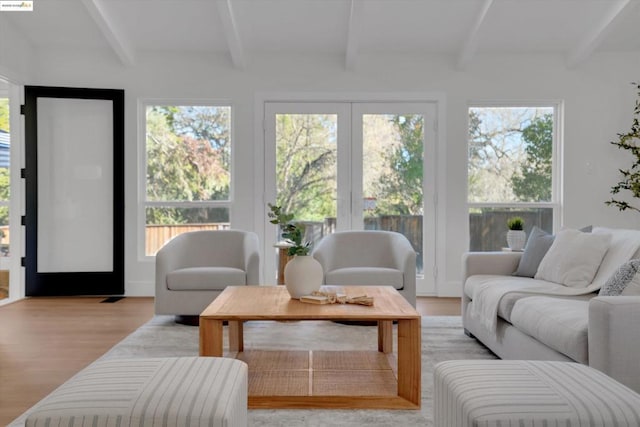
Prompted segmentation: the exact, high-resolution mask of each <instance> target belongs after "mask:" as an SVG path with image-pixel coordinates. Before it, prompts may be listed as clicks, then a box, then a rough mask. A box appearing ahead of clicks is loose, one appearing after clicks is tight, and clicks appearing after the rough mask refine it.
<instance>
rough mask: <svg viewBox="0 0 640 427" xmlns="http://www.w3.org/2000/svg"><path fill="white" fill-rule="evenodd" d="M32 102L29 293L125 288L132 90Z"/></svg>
mask: <svg viewBox="0 0 640 427" xmlns="http://www.w3.org/2000/svg"><path fill="white" fill-rule="evenodd" d="M25 101H26V102H25V130H26V132H25V137H26V164H25V166H26V168H25V172H24V176H25V179H26V193H27V195H26V212H25V213H26V215H25V225H26V257H25V267H26V295H28V296H36V295H117V294H122V293H124V198H123V197H124V176H123V174H124V156H123V152H124V151H123V149H124V145H123V142H124V126H123V125H124V91H121V90H106V89H77V88H51V87H34V86H27V87H25Z"/></svg>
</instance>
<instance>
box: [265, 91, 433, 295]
mask: <svg viewBox="0 0 640 427" xmlns="http://www.w3.org/2000/svg"><path fill="white" fill-rule="evenodd" d="M435 107H436V106H435V103H424V102H337V103H331V102H326V103H322V102H321V103H306V102H299V103H266V104H265V140H266V141H267V147H266V150H265V159H266V162H265V171H266V175H265V194H266V195H267V201H270V200H274V199H275V198H276V197H277V198H278V200H279V201H280V200H282V201H284V200H285V198H283V197H281V196H282V195H283V192H282V190H283V188H282V187H283V185H282V182H284V181H285V180H288V179H289V180H290V179H291V176H290V173H289V170H288V168H290V163H291V162H296V161H298V160H296V159H297V158H296V157H295V156H293V155H290V154H289V155H284V154H285V153H284V152H279V151H278V150H281V149H282V147H283V146H287V147H289V146H292V145H294V144H300V146H301V147H302V145H303V144H301V142H300V140H301V139H305V138H306V139H307V140H308V139H315V140H317V141H324V142H323V143H324V144H326V146H327V147H329V146H331V147H332V148H331V150H332V151H331V155H332V156H337V159H336V162H334V163H331V164H330V165H331V166H330V167H331V171H337V177H336V179H334V180H333V181H331V183H332V186H331V187H330V190H329V187H327V190H326V194H327V195H330V198H333V197H336V202H335V204H334V205H333V206H332V208H333V209H335V210H336V214H334V215H335V217H334V215H333V214H331V215H329V216H327V214H326V213H325V214H324V215H321V216H320V217H317V218H315V217H314V218H311V217H309V218H307V217H306V216H305V215H306V214H305V213H303V212H299V211H297V210H296V209H295V208H294V209H286V208H285V210H286V211H287V212H290V213H293V214H294V215H295V219H296V220H302V221H304V220H306V221H309V223H311V224H312V225H311V227H313V229H314V230H316V228H318V227H322V230H321V231H320V232H315V231H314V232H313V236H312V237H313V239H311V240H312V241H317V240H318V238H321V236H322V235H324V234H327V233H329V232H333V231H342V230H362V229H369V230H390V231H397V232H400V233H402V234H404V235H405V236H406V237H407V238H408V239H409V241H410V242H411V243H412V245H413V247H414V249H415V250H416V252H417V254H418V259H417V275H418V277H417V282H416V283H417V286H418V292H419V293H422V294H428V293H432V292H434V290H435V212H436V209H435V206H434V203H433V202H434V200H435V188H436V185H435V176H436V174H435V145H436V144H435V130H434V125H435V122H436V108H435ZM294 118H298V119H299V120H306V121H307V123H308V126H307V128H308V129H311V128H314V129H315V130H314V131H313V132H309V131H307V132H306V133H305V132H303V131H302V128H303V126H298V127H294V126H291V125H289V128H288V129H289V130H288V131H287V132H283V131H282V129H284V126H280V127H279V126H278V123H279V122H278V120H279V119H283V120H284V119H287V120H289V122H292V121H293V119H294ZM312 124H315V125H312ZM336 126H337V130H336V131H335V132H334V133H332V132H329V130H332V129H333V128H334V127H336ZM320 135H323V136H322V137H321V136H320ZM335 145H337V147H334V146H335ZM289 148H290V147H289ZM303 151H305V152H306V154H309V155H310V154H311V153H310V152H309V150H303ZM289 152H291V151H289ZM314 159H318V156H317V155H316V156H312V157H310V158H305V159H303V161H299V163H300V165H299V167H300V168H304V167H307V168H318V165H319V164H320V162H314V161H313V160H314ZM336 165H337V167H336ZM325 166H326V165H325ZM323 167H324V166H323ZM318 169H319V170H321V168H318ZM332 173H333V172H332ZM336 184H337V188H335V187H334V186H335V185H336ZM334 188H335V189H334ZM291 189H294V190H295V191H293V190H291ZM306 191H308V190H307V187H305V186H302V185H301V186H299V187H295V186H292V185H289V187H288V189H285V191H284V193H286V194H288V195H289V196H290V197H293V198H296V197H301V193H303V192H306ZM304 196H305V197H307V198H309V194H305V195H304ZM315 201H316V203H319V202H320V201H321V200H320V197H315ZM292 206H293V205H292ZM315 209H316V207H315V206H312V212H317V211H319V210H315ZM266 226H267V230H270V229H269V226H270V225H269V224H266ZM271 227H273V226H271ZM308 229H309V226H308V227H307V230H308ZM274 233H275V229H274ZM270 238H271V236H270V235H269V234H267V238H266V240H267V243H266V245H265V253H269V252H268V251H269V250H272V248H271V246H272V245H273V242H274V241H275V238H273V239H272V240H271V241H269V239H270ZM271 264H273V263H269V262H267V263H265V267H266V268H265V273H266V277H267V278H269V277H273V276H272V274H273V273H272V271H273V269H272V267H271Z"/></svg>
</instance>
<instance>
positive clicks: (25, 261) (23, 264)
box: [20, 257, 27, 267]
mask: <svg viewBox="0 0 640 427" xmlns="http://www.w3.org/2000/svg"><path fill="white" fill-rule="evenodd" d="M20 266H21V267H26V266H27V259H26V258H25V257H22V258H20Z"/></svg>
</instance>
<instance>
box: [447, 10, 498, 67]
mask: <svg viewBox="0 0 640 427" xmlns="http://www.w3.org/2000/svg"><path fill="white" fill-rule="evenodd" d="M492 4H493V0H484V3H482V8H481V9H480V12H479V13H478V15H476V19H475V21H474V22H473V25H472V26H471V29H470V30H469V34H467V39H466V41H465V42H464V45H463V46H462V50H461V51H460V54H459V55H458V61H457V62H456V67H457V68H458V70H464V69H465V68H467V65H469V62H471V59H473V57H474V55H475V54H476V51H477V50H478V33H479V32H480V27H482V24H483V23H484V20H485V18H486V17H487V12H489V9H490V8H491V5H492Z"/></svg>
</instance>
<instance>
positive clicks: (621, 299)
mask: <svg viewBox="0 0 640 427" xmlns="http://www.w3.org/2000/svg"><path fill="white" fill-rule="evenodd" d="M593 232H594V233H605V234H606V233H608V234H610V235H611V236H612V237H611V240H610V242H609V243H608V248H607V249H606V252H605V254H604V256H603V258H602V260H601V261H600V263H599V265H597V266H596V267H595V271H596V273H595V276H594V277H593V279H592V280H591V282H590V283H589V286H587V287H585V288H584V289H585V291H584V292H580V291H579V290H575V289H563V288H568V287H567V286H563V285H559V284H558V283H555V282H551V281H548V280H541V278H540V277H537V274H538V273H539V272H540V270H538V273H536V276H535V277H534V278H531V277H519V276H514V272H515V271H516V270H517V269H518V267H519V264H520V260H521V257H522V256H523V253H522V252H468V253H466V254H465V255H464V256H463V268H464V270H463V281H462V283H463V292H462V320H463V326H464V329H465V332H466V333H467V334H469V335H471V336H473V337H475V338H476V339H478V340H479V341H481V342H482V343H483V344H484V345H486V346H487V347H488V348H489V349H491V350H492V351H493V352H494V353H495V354H496V355H497V356H499V357H501V358H502V359H523V360H558V361H570V362H573V361H576V362H580V363H583V364H586V365H589V366H592V367H594V368H596V369H598V370H600V371H602V372H604V373H606V374H607V375H609V376H611V377H613V378H614V379H616V380H618V381H619V382H621V383H623V384H625V385H627V386H628V387H630V388H632V389H634V390H636V391H640V296H624V293H623V294H622V295H621V296H598V289H600V287H601V286H602V285H603V283H605V284H607V281H608V280H609V278H610V277H611V276H612V275H614V274H616V272H617V271H618V268H619V266H620V265H621V264H624V263H625V261H628V260H629V259H631V258H638V257H640V231H637V230H620V229H618V230H612V229H604V228H599V227H596V228H594V229H593ZM557 240H558V239H556V241H557ZM554 244H555V242H554ZM525 251H526V248H525ZM578 251H579V249H578ZM550 253H551V249H549V252H547V255H549V254H550ZM547 255H545V257H546V256H547ZM556 256H557V253H556ZM547 261H548V262H551V261H553V260H552V259H549V260H547ZM544 262H545V260H544V259H543V263H544ZM540 266H542V263H541V264H540ZM638 276H640V275H638ZM536 277H537V278H536ZM501 287H502V288H505V289H508V291H507V292H504V293H501V292H500V291H498V290H499V289H500V288H501ZM514 289H515V290H514ZM482 292H496V295H499V297H498V301H497V304H496V305H497V306H496V307H495V308H492V309H487V304H486V301H483V298H485V296H484V294H483V293H482ZM547 292H551V293H557V294H558V295H548V294H547ZM563 292H567V293H575V294H578V293H582V294H581V295H560V294H562V293H563ZM500 295H501V296H500ZM474 304H475V306H474ZM482 304H484V307H482V308H481V307H479V306H480V305H482Z"/></svg>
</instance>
